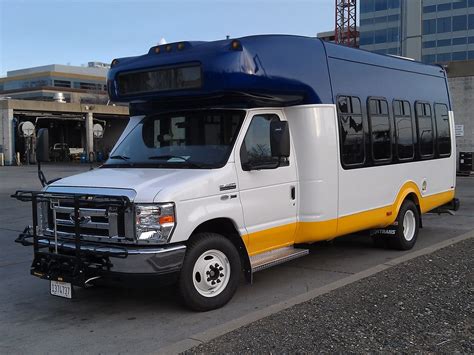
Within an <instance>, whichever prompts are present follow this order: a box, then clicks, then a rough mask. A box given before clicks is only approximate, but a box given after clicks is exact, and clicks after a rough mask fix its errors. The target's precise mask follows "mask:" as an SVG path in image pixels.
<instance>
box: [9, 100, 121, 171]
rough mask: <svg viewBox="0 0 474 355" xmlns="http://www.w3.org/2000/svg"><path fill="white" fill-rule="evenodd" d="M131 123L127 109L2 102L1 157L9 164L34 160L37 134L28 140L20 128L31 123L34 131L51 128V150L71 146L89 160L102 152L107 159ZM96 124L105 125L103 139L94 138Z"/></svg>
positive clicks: (17, 101)
mask: <svg viewBox="0 0 474 355" xmlns="http://www.w3.org/2000/svg"><path fill="white" fill-rule="evenodd" d="M128 120H129V112H128V107H126V106H113V105H99V104H79V103H61V102H48V101H34V100H12V99H4V100H0V154H2V156H3V159H4V163H5V164H6V165H13V164H18V161H17V156H20V161H21V162H24V161H34V152H32V151H31V149H33V148H32V147H34V140H35V133H33V135H32V137H28V138H26V137H24V136H23V135H22V132H21V130H20V129H19V128H20V125H21V124H23V123H25V122H31V123H32V126H33V127H34V132H37V130H38V129H39V128H48V129H49V145H50V149H54V147H55V145H56V144H59V145H60V146H62V145H67V146H68V147H70V148H76V149H80V150H81V149H82V150H83V151H84V152H85V153H86V156H87V157H91V159H92V160H96V158H97V155H98V154H99V153H100V154H102V155H104V156H107V154H108V153H109V152H110V150H111V149H112V147H113V145H114V144H115V142H116V141H117V139H118V138H119V136H120V135H121V134H122V132H123V130H124V129H125V126H126V125H127V123H128ZM94 124H98V125H100V126H101V127H100V128H101V129H102V130H103V132H104V133H103V137H102V138H94ZM30 126H31V124H30ZM91 153H93V154H92V155H91ZM30 156H31V157H32V159H30Z"/></svg>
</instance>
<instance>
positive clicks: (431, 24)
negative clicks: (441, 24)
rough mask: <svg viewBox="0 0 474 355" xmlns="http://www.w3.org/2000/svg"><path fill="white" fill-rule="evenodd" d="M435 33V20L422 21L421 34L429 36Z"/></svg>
mask: <svg viewBox="0 0 474 355" xmlns="http://www.w3.org/2000/svg"><path fill="white" fill-rule="evenodd" d="M433 33H436V19H433V20H424V21H423V34H424V35H429V34H433Z"/></svg>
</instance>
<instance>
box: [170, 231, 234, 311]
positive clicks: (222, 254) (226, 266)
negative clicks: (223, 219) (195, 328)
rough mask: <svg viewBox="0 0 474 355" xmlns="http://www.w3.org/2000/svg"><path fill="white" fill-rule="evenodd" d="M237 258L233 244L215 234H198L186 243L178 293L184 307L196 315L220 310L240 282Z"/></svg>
mask: <svg viewBox="0 0 474 355" xmlns="http://www.w3.org/2000/svg"><path fill="white" fill-rule="evenodd" d="M241 270H242V267H241V261H240V255H239V253H238V251H237V249H236V248H235V246H234V244H233V243H232V242H231V241H230V240H229V239H228V238H226V237H224V236H222V235H220V234H216V233H199V234H196V235H195V236H193V238H192V240H191V241H190V242H189V243H188V249H187V251H186V256H185V258H184V262H183V266H182V268H181V272H180V277H179V281H178V290H179V294H180V296H181V299H182V301H183V302H184V304H185V305H186V306H187V307H188V308H190V309H192V310H194V311H199V312H204V311H209V310H212V309H216V308H219V307H222V306H223V305H225V304H226V303H227V302H229V301H230V299H231V298H232V296H233V295H234V293H235V291H236V290H237V287H238V285H239V282H240V276H241Z"/></svg>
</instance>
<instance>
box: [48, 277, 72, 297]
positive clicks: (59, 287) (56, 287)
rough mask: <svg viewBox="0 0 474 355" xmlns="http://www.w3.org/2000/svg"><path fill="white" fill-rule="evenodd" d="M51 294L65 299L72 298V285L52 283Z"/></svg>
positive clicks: (58, 282)
mask: <svg viewBox="0 0 474 355" xmlns="http://www.w3.org/2000/svg"><path fill="white" fill-rule="evenodd" d="M51 294H52V295H53V296H59V297H64V298H72V285H71V284H70V283H69V282H60V281H51Z"/></svg>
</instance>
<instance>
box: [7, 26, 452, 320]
mask: <svg viewBox="0 0 474 355" xmlns="http://www.w3.org/2000/svg"><path fill="white" fill-rule="evenodd" d="M108 91H109V95H110V97H111V100H112V101H115V102H128V103H129V104H130V112H131V118H130V122H129V124H128V126H127V128H126V129H125V131H124V132H123V134H122V136H121V137H120V139H119V140H118V142H117V144H116V145H115V147H114V149H113V151H112V153H111V155H110V157H109V158H108V160H107V161H106V162H105V164H103V165H102V166H101V167H100V168H97V169H94V170H92V171H89V172H86V173H82V174H79V175H75V176H71V177H67V178H63V179H60V180H57V181H54V182H50V183H47V184H46V186H45V187H44V189H43V190H42V191H36V192H35V191H17V193H16V194H15V195H14V196H15V197H16V198H18V199H20V200H24V201H32V203H33V226H31V227H27V228H26V229H25V232H24V233H22V234H21V235H20V236H19V237H18V239H17V241H18V242H20V243H22V244H23V245H33V247H34V260H33V264H32V266H31V273H32V274H33V275H35V276H37V277H40V278H43V279H46V280H49V281H50V284H51V293H53V294H55V295H59V296H63V297H71V291H72V289H73V286H74V285H75V286H83V287H84V286H90V285H93V284H94V283H97V282H100V281H101V280H115V281H118V282H125V281H126V280H128V279H130V278H133V277H136V278H138V277H140V278H145V277H146V278H148V277H150V278H151V280H153V281H151V282H152V283H156V284H158V283H175V284H176V285H177V289H178V290H179V294H180V295H181V297H182V299H183V301H184V304H185V305H187V306H188V307H190V308H191V309H193V310H198V311H206V310H210V309H215V308H218V307H221V306H223V305H224V304H226V303H227V302H228V301H229V300H230V299H231V298H232V296H233V294H234V293H235V291H236V289H237V286H238V284H239V280H240V279H241V275H242V274H243V275H245V277H246V279H247V280H248V281H251V280H252V277H253V275H254V273H255V272H257V271H259V270H262V269H265V268H268V267H271V266H274V265H277V264H279V263H282V262H285V261H288V260H291V259H294V258H297V257H300V256H304V255H306V254H307V253H308V249H307V248H305V247H304V245H305V244H307V243H314V242H318V241H325V240H332V239H334V238H337V237H340V236H344V235H347V234H350V233H354V232H359V231H372V234H373V235H374V237H375V238H376V239H377V240H379V241H381V242H382V243H383V244H386V245H387V246H388V247H391V248H395V249H399V250H408V249H411V248H412V247H413V246H414V244H415V243H416V240H417V237H418V230H419V228H420V227H421V225H422V215H423V214H424V213H426V212H429V211H432V210H435V209H438V208H440V207H441V206H450V205H453V206H454V202H455V199H454V197H455V184H456V180H455V177H456V175H455V170H456V168H455V164H456V163H455V141H454V139H455V138H454V134H453V127H454V118H453V112H452V108H451V102H450V97H449V90H448V82H447V77H446V72H445V70H444V69H443V68H442V67H441V66H433V65H425V64H422V63H419V62H415V61H411V60H407V59H402V58H396V57H392V56H385V55H379V54H374V53H369V52H366V51H363V50H358V49H352V48H348V47H343V46H338V45H335V44H332V43H327V42H323V41H321V40H319V39H316V38H307V37H299V36H287V35H261V36H250V37H243V38H240V39H229V40H222V41H214V42H178V43H170V44H164V45H158V46H155V47H152V48H150V50H149V51H148V53H146V54H144V55H141V56H137V57H129V58H118V59H115V60H113V62H112V65H111V69H110V71H109V73H108ZM46 141H47V131H45V130H43V131H41V132H38V155H39V160H40V161H42V160H43V161H44V160H45V158H44V155H43V153H42V152H43V151H44V145H46V144H47V142H46ZM45 142H46V143H45ZM41 174H42V173H41ZM43 181H44V182H46V180H45V179H44V176H43Z"/></svg>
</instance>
